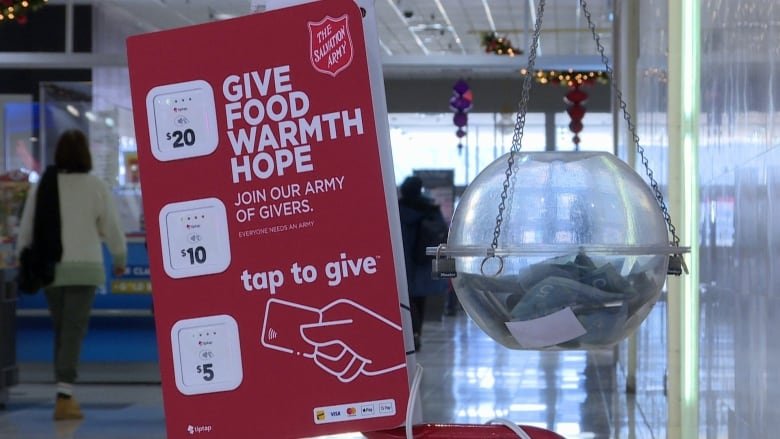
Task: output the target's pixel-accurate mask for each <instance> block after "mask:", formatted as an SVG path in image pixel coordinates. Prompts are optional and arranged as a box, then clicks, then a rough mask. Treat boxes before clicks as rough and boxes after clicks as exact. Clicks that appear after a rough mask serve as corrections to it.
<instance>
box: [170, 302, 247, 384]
mask: <svg viewBox="0 0 780 439" xmlns="http://www.w3.org/2000/svg"><path fill="white" fill-rule="evenodd" d="M171 345H172V346H173V370H174V375H175V378H176V388H177V389H179V391H180V392H181V393H183V394H184V395H198V394H202V393H214V392H224V391H228V390H233V389H235V388H237V387H238V386H239V385H240V384H241V381H242V380H243V378H244V375H243V367H242V365H241V346H240V342H239V337H238V324H237V323H236V320H235V319H234V318H233V317H231V316H229V315H227V314H221V315H214V316H206V317H197V318H192V319H186V320H179V321H178V322H176V324H174V325H173V328H172V329H171Z"/></svg>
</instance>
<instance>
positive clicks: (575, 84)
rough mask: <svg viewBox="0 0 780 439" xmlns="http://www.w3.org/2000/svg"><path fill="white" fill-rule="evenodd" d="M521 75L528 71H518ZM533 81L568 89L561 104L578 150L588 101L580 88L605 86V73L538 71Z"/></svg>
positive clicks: (606, 77)
mask: <svg viewBox="0 0 780 439" xmlns="http://www.w3.org/2000/svg"><path fill="white" fill-rule="evenodd" d="M520 73H521V74H522V75H527V74H528V71H527V70H525V69H523V70H521V71H520ZM533 78H534V80H536V82H537V83H539V84H551V85H560V86H563V87H568V88H569V91H568V92H567V93H566V96H564V98H563V102H564V103H565V104H566V112H567V113H568V114H569V117H570V118H571V122H569V130H571V132H572V133H574V136H572V138H571V140H572V142H573V143H574V150H575V151H579V150H580V135H579V134H580V132H581V131H582V129H583V128H584V127H585V126H584V125H583V123H582V119H583V118H584V117H585V105H584V104H585V102H586V101H587V100H588V94H587V93H585V91H584V90H582V87H584V86H586V85H592V84H594V83H599V84H606V83H608V82H609V80H608V76H607V74H606V72H575V71H574V70H566V71H555V70H549V71H542V70H538V71H536V72H535V73H534V74H533Z"/></svg>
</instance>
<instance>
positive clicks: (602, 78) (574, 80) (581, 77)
mask: <svg viewBox="0 0 780 439" xmlns="http://www.w3.org/2000/svg"><path fill="white" fill-rule="evenodd" d="M520 74H521V75H523V76H525V75H527V74H528V70H526V69H522V70H520ZM534 80H535V81H536V82H538V83H539V84H553V85H561V86H564V87H573V86H575V85H586V84H595V83H597V84H608V83H609V75H607V73H606V72H593V71H591V72H580V71H575V70H547V71H544V70H537V71H536V72H535V73H534Z"/></svg>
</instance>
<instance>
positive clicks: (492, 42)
mask: <svg viewBox="0 0 780 439" xmlns="http://www.w3.org/2000/svg"><path fill="white" fill-rule="evenodd" d="M482 46H483V47H484V48H485V52H487V53H495V54H496V55H509V56H515V55H522V54H523V51H522V50H520V49H518V48H516V47H512V42H511V41H509V39H508V38H504V37H499V36H498V35H496V33H495V32H485V33H483V34H482Z"/></svg>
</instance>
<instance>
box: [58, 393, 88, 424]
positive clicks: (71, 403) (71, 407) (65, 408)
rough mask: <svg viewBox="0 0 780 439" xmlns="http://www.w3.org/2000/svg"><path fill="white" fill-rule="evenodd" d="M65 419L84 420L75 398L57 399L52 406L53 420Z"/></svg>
mask: <svg viewBox="0 0 780 439" xmlns="http://www.w3.org/2000/svg"><path fill="white" fill-rule="evenodd" d="M67 419H84V415H83V414H82V413H81V408H80V407H79V403H78V402H77V401H76V398H73V397H72V396H71V397H70V398H57V403H56V404H55V406H54V420H55V421H64V420H67Z"/></svg>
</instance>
